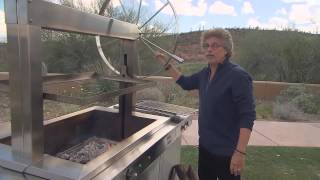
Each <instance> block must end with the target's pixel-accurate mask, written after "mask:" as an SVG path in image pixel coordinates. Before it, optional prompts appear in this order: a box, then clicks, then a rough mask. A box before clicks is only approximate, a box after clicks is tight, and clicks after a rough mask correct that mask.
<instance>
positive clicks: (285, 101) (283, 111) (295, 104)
mask: <svg viewBox="0 0 320 180" xmlns="http://www.w3.org/2000/svg"><path fill="white" fill-rule="evenodd" d="M273 114H274V116H275V117H279V118H282V119H305V118H304V117H305V115H307V114H320V95H318V94H313V93H311V92H309V91H308V90H307V89H306V87H305V86H304V85H293V86H289V87H288V88H287V89H286V90H284V91H282V92H281V93H280V95H279V96H278V97H277V98H276V102H275V105H274V108H273Z"/></svg>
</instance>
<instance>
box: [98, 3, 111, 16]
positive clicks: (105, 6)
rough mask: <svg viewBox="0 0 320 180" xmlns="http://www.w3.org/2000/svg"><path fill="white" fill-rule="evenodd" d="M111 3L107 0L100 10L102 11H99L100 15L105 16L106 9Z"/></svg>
mask: <svg viewBox="0 0 320 180" xmlns="http://www.w3.org/2000/svg"><path fill="white" fill-rule="evenodd" d="M109 3H110V0H105V1H104V2H103V4H102V6H101V8H100V11H99V15H103V13H104V12H105V10H106V8H107V7H108V5H109Z"/></svg>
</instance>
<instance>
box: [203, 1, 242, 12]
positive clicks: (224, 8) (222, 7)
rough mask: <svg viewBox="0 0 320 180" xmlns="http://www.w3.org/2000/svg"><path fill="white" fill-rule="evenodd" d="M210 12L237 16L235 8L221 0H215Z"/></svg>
mask: <svg viewBox="0 0 320 180" xmlns="http://www.w3.org/2000/svg"><path fill="white" fill-rule="evenodd" d="M209 12H210V13H212V14H217V15H229V16H237V13H236V11H235V8H234V7H233V6H231V5H228V4H225V3H223V2H221V1H215V2H214V3H213V4H212V5H211V6H210V7H209Z"/></svg>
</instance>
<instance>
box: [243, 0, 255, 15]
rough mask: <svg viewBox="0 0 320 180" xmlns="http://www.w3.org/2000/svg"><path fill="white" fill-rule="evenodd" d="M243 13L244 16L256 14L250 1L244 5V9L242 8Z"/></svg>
mask: <svg viewBox="0 0 320 180" xmlns="http://www.w3.org/2000/svg"><path fill="white" fill-rule="evenodd" d="M241 12H242V13H243V14H254V10H253V7H252V5H251V3H250V2H249V1H246V2H244V3H243V5H242V8H241Z"/></svg>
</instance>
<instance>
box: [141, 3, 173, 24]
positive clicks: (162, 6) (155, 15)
mask: <svg viewBox="0 0 320 180" xmlns="http://www.w3.org/2000/svg"><path fill="white" fill-rule="evenodd" d="M168 4H169V2H167V3H166V4H164V5H163V6H162V7H161V8H160V9H159V10H158V11H157V12H156V13H155V14H154V15H153V16H151V18H149V19H148V20H147V21H146V22H145V23H144V24H143V25H142V26H140V27H139V28H138V29H142V28H143V27H144V26H145V25H146V24H148V23H149V22H150V21H151V20H152V19H153V18H154V17H155V16H156V15H157V14H159V12H160V11H162V9H163V8H165V7H166V6H167V5H168Z"/></svg>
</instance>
